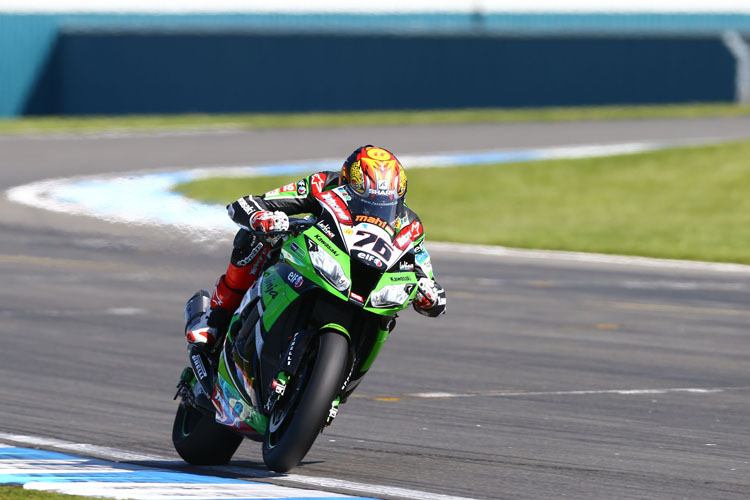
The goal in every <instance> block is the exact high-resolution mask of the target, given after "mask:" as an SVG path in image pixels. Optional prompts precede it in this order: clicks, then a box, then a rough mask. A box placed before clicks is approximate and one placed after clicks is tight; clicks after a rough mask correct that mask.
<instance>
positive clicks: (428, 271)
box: [227, 172, 446, 316]
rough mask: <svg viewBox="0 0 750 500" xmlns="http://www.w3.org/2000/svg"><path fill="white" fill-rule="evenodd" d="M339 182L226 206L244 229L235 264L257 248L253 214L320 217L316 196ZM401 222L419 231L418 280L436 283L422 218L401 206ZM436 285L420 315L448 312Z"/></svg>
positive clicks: (325, 176)
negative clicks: (433, 298) (433, 295)
mask: <svg viewBox="0 0 750 500" xmlns="http://www.w3.org/2000/svg"><path fill="white" fill-rule="evenodd" d="M340 178H341V174H340V173H339V172H318V173H316V174H313V175H311V176H309V177H305V178H304V179H301V180H299V181H298V182H292V183H289V184H287V185H285V186H282V187H280V188H278V189H274V190H272V191H269V192H267V193H265V194H263V195H260V196H254V195H250V196H243V197H242V198H240V199H238V200H237V201H235V202H233V203H230V204H229V205H227V212H228V213H229V216H230V217H231V218H232V220H233V221H234V222H235V224H237V225H238V226H240V228H241V229H240V233H238V235H237V237H236V238H235V250H234V252H233V254H232V261H233V264H234V265H237V264H238V263H240V262H241V261H242V258H243V257H244V258H245V259H247V255H249V254H251V253H252V252H253V251H254V249H255V248H256V246H257V244H258V240H257V238H255V237H251V236H250V234H248V232H249V231H250V229H251V226H250V218H251V217H252V216H253V214H255V213H256V212H260V211H269V212H275V211H277V210H278V211H281V212H284V213H285V214H287V215H295V214H304V213H309V214H313V215H314V216H316V217H317V216H320V214H321V213H322V211H323V207H322V206H321V205H320V203H319V202H318V200H317V199H316V197H315V196H316V195H317V194H320V193H321V192H324V191H327V190H329V189H332V188H334V187H336V186H338V185H339V179H340ZM398 218H399V220H400V221H401V224H403V225H406V224H413V225H414V227H416V228H418V231H417V232H415V233H414V234H415V235H418V237H416V238H415V241H414V247H415V263H416V266H415V273H416V274H417V278H418V279H419V278H429V279H431V280H434V279H435V278H434V275H433V271H432V264H431V262H430V255H429V253H427V250H426V249H425V248H424V234H423V232H422V226H421V222H420V220H419V217H418V216H417V214H416V213H415V212H414V211H413V210H411V209H410V208H408V207H407V206H406V205H402V208H401V212H400V213H399V214H398ZM234 261H238V262H234ZM435 285H436V286H437V288H438V291H439V299H438V301H437V303H436V304H435V305H434V306H433V307H430V308H429V309H423V308H419V307H417V306H416V303H415V309H416V310H417V312H419V313H420V314H424V315H426V316H439V315H441V314H443V313H444V312H445V304H446V300H445V290H443V288H442V287H441V286H440V285H438V284H437V282H435Z"/></svg>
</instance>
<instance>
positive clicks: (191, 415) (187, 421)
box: [180, 407, 200, 437]
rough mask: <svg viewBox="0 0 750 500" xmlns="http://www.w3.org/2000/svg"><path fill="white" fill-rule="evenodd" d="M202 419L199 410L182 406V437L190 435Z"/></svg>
mask: <svg viewBox="0 0 750 500" xmlns="http://www.w3.org/2000/svg"><path fill="white" fill-rule="evenodd" d="M199 420H200V416H199V415H197V412H195V411H190V410H188V409H187V408H185V407H183V408H182V425H181V426H180V432H181V433H182V437H188V436H189V435H190V434H191V433H192V432H193V430H194V429H195V426H196V425H197V424H198V421H199Z"/></svg>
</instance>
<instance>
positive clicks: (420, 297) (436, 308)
mask: <svg viewBox="0 0 750 500" xmlns="http://www.w3.org/2000/svg"><path fill="white" fill-rule="evenodd" d="M445 302H446V301H445V290H444V289H443V287H441V286H440V285H438V283H437V282H436V281H434V280H431V279H430V278H420V279H419V282H418V283H417V296H416V297H415V298H414V308H415V309H416V310H417V312H418V313H420V314H424V315H425V316H439V315H441V314H443V313H444V312H445Z"/></svg>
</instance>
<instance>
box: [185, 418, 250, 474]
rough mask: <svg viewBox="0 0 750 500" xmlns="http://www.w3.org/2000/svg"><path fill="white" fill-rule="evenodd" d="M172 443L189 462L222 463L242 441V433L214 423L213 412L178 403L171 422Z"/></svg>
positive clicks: (199, 463) (202, 463) (227, 460)
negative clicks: (209, 412)
mask: <svg viewBox="0 0 750 500" xmlns="http://www.w3.org/2000/svg"><path fill="white" fill-rule="evenodd" d="M172 443H173V444H174V449H175V450H177V453H179V455H180V456H181V457H182V459H183V460H184V461H186V462H187V463H189V464H191V465H224V464H225V463H227V462H229V460H230V459H231V458H232V455H234V452H235V451H237V448H238V447H239V446H240V443H242V436H239V435H237V434H234V433H233V432H231V431H229V430H227V429H225V428H224V427H223V426H222V425H221V424H217V423H216V421H215V420H214V418H213V416H212V415H208V414H205V413H201V412H199V411H198V410H196V409H195V408H191V407H190V406H187V405H186V404H185V403H180V406H179V408H177V414H176V415H175V418H174V425H173V426H172Z"/></svg>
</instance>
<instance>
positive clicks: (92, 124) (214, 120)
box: [0, 103, 750, 134]
mask: <svg viewBox="0 0 750 500" xmlns="http://www.w3.org/2000/svg"><path fill="white" fill-rule="evenodd" d="M729 116H750V106H739V105H736V104H730V103H726V104H721V103H715V104H679V105H659V106H591V107H567V108H529V109H497V108H495V109H492V108H491V109H459V110H433V111H374V112H328V113H256V114H213V115H212V114H184V115H153V116H149V115H124V116H105V117H93V116H92V117H39V118H19V119H6V120H3V119H0V133H3V134H21V133H45V132H98V131H107V130H110V131H111V130H118V129H127V130H132V129H136V130H138V129H143V130H154V129H156V130H158V129H180V128H195V127H198V128H248V129H250V128H252V129H256V128H309V127H351V126H364V125H380V126H387V125H406V124H414V125H417V124H419V125H425V124H451V123H452V124H460V123H499V122H528V121H567V120H624V119H647V118H699V117H729Z"/></svg>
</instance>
